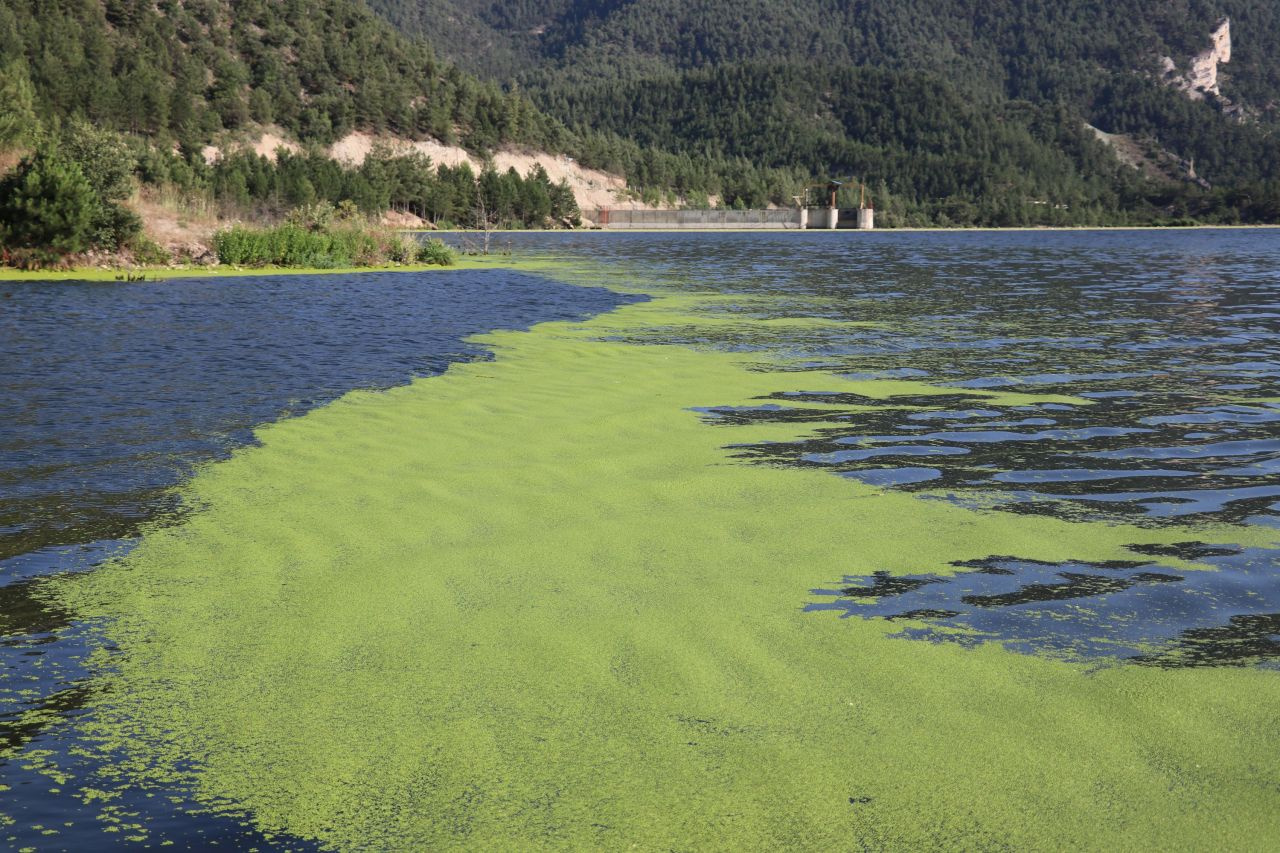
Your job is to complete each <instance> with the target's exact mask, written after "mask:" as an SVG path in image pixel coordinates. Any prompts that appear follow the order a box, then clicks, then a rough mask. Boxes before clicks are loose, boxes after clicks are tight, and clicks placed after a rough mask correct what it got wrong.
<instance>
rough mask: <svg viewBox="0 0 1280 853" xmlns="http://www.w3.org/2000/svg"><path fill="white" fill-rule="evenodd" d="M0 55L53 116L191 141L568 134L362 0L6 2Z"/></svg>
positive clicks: (542, 140)
mask: <svg viewBox="0 0 1280 853" xmlns="http://www.w3.org/2000/svg"><path fill="white" fill-rule="evenodd" d="M0 58H3V61H0V68H3V69H5V73H6V74H8V75H11V76H12V75H25V76H26V77H27V78H29V79H30V81H31V83H32V84H33V85H34V89H35V94H36V98H35V104H36V107H37V112H38V114H39V116H40V118H41V119H42V120H44V121H45V122H46V123H50V124H54V123H58V122H61V121H63V120H65V119H67V118H69V117H71V116H77V115H79V116H83V117H85V118H87V119H89V120H90V121H92V122H94V123H95V124H98V125H99V126H103V127H107V128H110V129H115V130H121V131H126V132H133V133H142V134H146V135H151V136H161V137H168V138H173V139H176V140H178V141H180V142H182V143H184V144H187V145H195V144H197V143H201V142H204V141H207V140H208V139H210V138H211V137H213V136H215V135H216V134H218V133H220V132H223V131H236V130H239V129H241V128H244V127H246V126H249V125H252V124H258V125H265V124H278V125H280V126H282V127H283V128H285V129H286V130H287V131H289V132H290V133H291V134H293V135H295V136H296V137H298V138H299V139H302V140H304V141H313V140H314V141H320V142H329V141H332V140H333V139H335V138H337V137H339V136H341V135H343V134H344V133H345V132H347V131H349V130H351V129H354V128H361V129H367V130H373V131H389V132H394V133H398V134H401V135H405V136H421V135H428V134H429V135H432V136H435V137H438V138H440V139H444V140H449V141H452V140H453V138H454V137H455V133H457V134H459V135H460V136H461V140H462V141H463V142H465V143H467V144H469V145H471V146H473V147H485V146H491V145H495V144H497V143H499V142H503V141H520V142H528V143H532V144H542V145H554V144H556V143H558V142H560V141H561V136H562V130H561V129H560V128H559V127H558V125H557V124H556V123H555V122H553V121H549V120H547V119H546V118H545V116H542V115H541V114H540V113H538V111H537V110H535V109H533V108H532V107H531V106H530V105H529V104H528V103H527V102H526V101H524V100H523V99H521V98H519V97H517V96H510V95H504V94H503V93H502V92H501V91H500V90H499V89H498V88H497V87H496V86H494V85H492V84H482V83H480V82H479V81H477V80H475V79H474V78H472V77H469V76H468V75H465V74H463V73H460V72H459V71H457V70H456V69H454V68H452V67H450V66H448V65H446V64H445V63H443V62H440V61H438V60H437V59H436V58H435V57H434V55H433V53H432V52H431V50H430V49H429V48H427V47H426V46H425V45H424V44H423V43H421V42H417V41H412V40H410V39H406V38H405V37H403V36H401V35H399V34H397V33H396V32H395V31H394V30H393V29H392V28H391V27H390V26H388V25H387V24H386V23H385V22H383V21H381V20H380V19H378V18H377V17H375V16H374V15H373V14H371V13H370V11H369V10H368V8H367V7H366V6H365V5H364V4H363V3H362V2H359V0H306V2H304V0H280V1H279V2H268V0H236V2H229V0H159V2H156V0H66V2H59V3H46V2H43V0H6V2H5V3H4V4H2V5H0Z"/></svg>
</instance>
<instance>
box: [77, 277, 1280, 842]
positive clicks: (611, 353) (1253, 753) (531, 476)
mask: <svg viewBox="0 0 1280 853" xmlns="http://www.w3.org/2000/svg"><path fill="white" fill-rule="evenodd" d="M700 304H701V300H700V298H699V297H691V296H667V297H665V298H661V299H659V300H657V301H655V302H653V303H647V304H643V305H633V306H629V307H626V308H624V309H621V310H619V311H616V312H614V313H612V314H609V315H606V316H604V317H601V318H597V319H595V320H593V321H589V322H587V323H582V324H566V323H560V324H547V325H542V326H538V327H536V328H535V329H533V330H532V331H530V332H525V333H500V334H492V335H487V336H485V337H484V338H483V339H482V340H483V341H484V342H485V343H487V344H489V345H491V346H493V347H494V348H495V349H496V351H497V358H496V359H495V360H494V361H493V362H484V363H472V364H464V365H457V366H455V367H453V368H451V369H450V370H449V371H448V373H446V374H445V375H443V376H439V377H434V378H430V379H426V380H419V381H416V382H414V383H413V384H412V385H410V386H407V387H402V388H397V389H394V390H391V391H387V392H381V393H354V394H350V395H347V396H346V397H344V398H342V399H341V400H339V401H337V402H335V403H333V404H331V405H329V406H327V407H325V408H323V409H319V410H316V411H313V412H311V413H309V414H307V415H306V416H304V417H300V418H296V419H292V420H288V421H284V422H281V423H278V424H275V425H272V426H270V427H267V428H265V429H263V430H261V431H260V432H259V437H260V439H261V442H262V444H261V446H258V447H251V448H245V449H243V450H240V451H238V452H237V453H236V454H235V455H234V456H233V458H231V459H230V460H228V461H225V462H221V463H218V464H214V465H210V466H208V467H207V468H205V469H203V470H202V471H201V472H200V473H199V474H198V476H196V477H195V478H194V480H193V481H191V483H190V484H189V485H188V486H187V487H186V497H187V498H188V500H189V501H190V502H191V503H192V504H193V505H196V506H199V507H202V508H203V509H202V511H201V512H198V513H196V514H194V515H192V517H191V518H190V519H189V520H187V521H186V522H185V523H183V524H182V525H181V526H179V527H176V528H170V529H157V530H155V531H153V532H152V533H151V534H150V535H148V536H147V537H146V538H145V539H144V541H143V542H142V544H141V545H140V546H139V547H138V548H137V549H136V550H135V551H134V552H133V553H132V554H131V555H129V557H128V558H126V559H124V560H121V561H119V562H116V563H114V564H110V565H108V566H106V567H104V568H102V569H100V570H98V571H96V572H94V573H91V574H89V575H87V576H85V577H83V578H80V579H77V580H74V581H69V582H68V583H67V584H66V585H65V586H64V587H63V588H62V590H61V592H60V595H61V598H62V599H63V604H64V606H68V607H70V608H71V609H72V611H74V612H75V613H76V614H77V615H78V617H79V618H81V619H92V620H100V624H101V626H102V627H101V631H102V634H103V639H104V641H105V642H106V643H109V644H112V645H114V646H115V647H117V648H118V651H117V652H114V653H111V654H106V653H104V654H103V660H102V666H103V675H102V678H103V681H104V684H105V685H106V689H104V690H102V691H100V692H98V693H97V694H96V695H95V698H94V699H93V700H92V702H93V703H94V705H93V708H92V713H91V714H89V715H88V716H87V717H85V718H83V719H82V721H80V722H79V723H78V725H79V726H80V728H81V730H82V734H83V737H84V739H85V745H86V747H87V748H90V749H92V750H93V751H95V752H103V753H111V754H114V755H116V756H117V758H115V759H113V760H114V762H115V763H114V770H115V771H117V772H119V774H120V775H119V776H118V777H117V778H116V779H114V780H112V781H111V782H110V784H115V785H119V786H128V785H136V784H138V783H139V782H145V781H146V780H147V779H148V778H165V779H168V778H173V777H175V776H177V777H179V778H182V777H185V778H188V779H189V781H190V784H193V785H194V786H195V787H196V789H197V791H198V792H199V795H200V797H201V798H202V799H204V800H205V801H206V802H208V803H212V804H224V805H226V806H228V807H230V808H234V809H237V810H244V811H245V812H247V813H248V814H249V815H250V817H251V818H252V819H253V820H254V821H255V822H256V823H257V824H258V825H259V826H260V827H261V828H263V829H265V830H267V831H275V832H287V833H290V834H292V835H295V836H301V837H308V838H317V839H319V840H320V841H321V842H322V843H323V844H325V845H331V846H334V847H343V848H350V847H372V848H399V849H406V848H426V847H440V846H449V845H466V846H469V847H472V848H476V849H488V848H511V847H520V848H528V847H618V846H623V845H636V846H638V847H640V848H643V849H659V848H661V849H666V848H672V847H679V848H702V849H706V848H715V849H724V848H728V849H736V848H754V849H764V848H772V847H812V848H817V847H838V848H847V847H856V846H859V845H867V846H872V847H876V846H882V845H893V846H897V847H903V848H907V847H910V848H920V847H959V848H972V847H1001V846H1006V845H1007V846H1014V847H1023V848H1047V847H1053V848H1061V847H1079V846H1092V847H1103V846H1106V847H1112V846H1121V845H1126V844H1128V845H1140V846H1142V847H1144V848H1173V847H1208V846H1215V847H1223V846H1230V847H1236V848H1245V847H1249V846H1253V845H1256V844H1258V843H1259V842H1260V840H1262V839H1267V838H1271V839H1274V838H1275V837H1276V834H1277V831H1278V827H1277V819H1276V815H1277V814H1280V792H1278V791H1277V789H1276V787H1275V784H1274V780H1275V778H1276V773H1277V769H1278V768H1277V766H1276V765H1277V762H1276V759H1275V756H1276V755H1277V754H1278V753H1277V748H1278V747H1280V727H1277V726H1276V719H1275V712H1274V710H1273V709H1274V708H1275V707H1276V706H1277V700H1280V681H1278V680H1277V679H1276V677H1275V673H1273V672H1266V671H1260V670H1257V669H1248V668H1235V669H1213V668H1202V669H1185V670H1160V669H1153V668H1144V667H1137V666H1130V665H1118V666H1109V667H1103V668H1096V667H1086V666H1085V665H1082V664H1073V663H1067V662H1061V661H1057V660H1050V659H1046V658H1043V657H1036V656H1029V655H1020V654H1014V653H1011V652H1009V651H1006V650H1004V649H1003V648H1001V647H1000V646H999V645H997V644H990V645H984V646H980V647H977V648H973V649H969V648H964V647H962V646H960V645H955V644H930V643H913V642H903V641H901V640H894V639H889V638H887V637H886V634H889V633H892V632H894V631H896V630H898V628H899V627H900V626H893V625H889V624H887V623H884V622H880V621H873V620H868V621H864V620H858V619H849V620H839V619H837V618H834V617H833V616H832V615H831V614H824V613H805V612H804V611H803V609H802V606H801V605H802V604H803V603H804V601H805V599H806V596H807V590H809V589H810V588H811V587H813V586H814V585H815V584H817V583H821V582H824V581H829V580H830V579H832V578H838V577H840V576H842V575H869V574H871V573H873V572H876V571H884V572H889V573H891V574H913V575H920V574H925V573H942V574H945V573H952V572H955V571H956V570H957V569H956V567H955V565H954V564H955V563H956V562H957V561H966V560H969V561H981V560H984V559H989V558H991V557H992V556H993V555H1017V556H1018V557H1019V558H1022V559H1028V560H1043V561H1048V562H1064V561H1070V560H1077V561H1089V562H1104V561H1109V560H1118V559H1126V558H1127V559H1132V557H1133V552H1132V551H1130V550H1128V549H1126V548H1125V547H1124V546H1126V545H1131V544H1136V543H1169V542H1174V541H1179V540H1185V539H1186V538H1188V537H1187V531H1186V530H1181V531H1177V532H1170V531H1164V530H1160V529H1153V528H1140V527H1132V526H1126V525H1120V524H1103V523H1077V524H1072V523H1068V522H1065V521H1062V520H1059V519H1055V518H1052V517H1039V516H1030V515H1012V514H1008V513H996V512H984V511H979V510H975V509H972V508H966V507H963V506H959V505H956V504H953V503H949V502H946V501H939V500H932V501H929V500H922V499H920V498H919V497H916V496H913V495H911V494H906V493H900V492H884V491H880V490H877V489H875V488H872V487H870V486H866V485H862V484H858V483H854V482H851V481H849V480H844V479H840V478H837V477H834V476H830V475H829V474H826V473H823V472H821V471H816V470H804V469H794V468H771V467H764V466H757V465H750V464H745V463H741V462H737V461H734V460H733V459H732V458H731V453H730V452H729V451H726V450H725V449H724V447H723V445H724V444H725V435H724V433H723V431H720V430H717V429H716V428H715V427H713V426H710V425H708V424H707V423H705V422H704V421H703V419H702V418H701V417H700V416H699V414H698V412H697V411H696V410H697V409H699V408H700V407H707V406H728V405H731V404H733V403H734V401H738V402H739V403H741V404H743V405H745V404H748V403H751V402H752V401H754V400H757V398H760V397H763V396H766V395H771V394H777V393H779V392H786V391H796V390H802V389H805V388H812V387H815V386H818V385H820V386H821V387H822V388H824V389H832V390H848V391H850V392H856V393H859V394H862V395H865V396H872V397H884V396H888V395H890V394H895V393H924V392H927V391H928V390H929V389H928V388H927V386H923V385H921V384H920V383H906V382H894V381H875V382H869V381H868V382H850V381H847V380H842V379H840V378H838V377H835V376H832V375H830V374H808V373H804V372H800V371H795V370H791V371H789V372H785V373H777V372H768V371H761V370H758V369H751V368H753V367H756V366H758V362H759V361H760V358H759V356H758V354H757V355H755V356H750V357H748V356H744V355H735V354H731V353H725V352H717V351H710V350H706V349H695V348H690V347H682V346H673V345H663V344H660V343H655V342H654V341H655V340H659V339H661V337H662V336H661V334H655V331H654V330H655V329H660V328H661V327H665V326H679V327H680V328H681V329H683V330H686V331H687V330H689V329H696V328H697V327H698V326H699V325H700V324H707V323H709V322H711V320H709V319H708V318H707V317H705V316H703V315H700V314H699V313H698V311H697V309H698V307H699V305H700ZM715 322H718V323H726V322H736V321H733V320H728V319H725V318H723V317H722V318H719V319H718V320H716V321H715ZM741 322H744V323H751V322H754V321H750V320H743V321H741ZM785 322H787V321H782V323H783V324H785ZM793 322H795V323H797V324H799V325H801V326H803V325H804V324H805V323H806V322H808V321H806V320H803V319H799V320H795V321H793ZM775 325H777V323H775ZM1002 398H1007V399H1002ZM1031 399H1033V398H1031V397H1030V396H1028V395H1016V394H1005V395H993V396H992V398H991V402H992V404H993V405H1001V404H1002V402H1003V403H1013V402H1027V401H1028V400H1031ZM809 428H811V425H806V424H803V423H796V424H778V423H772V424H761V425H756V426H752V425H744V426H742V427H738V428H736V430H735V432H734V434H733V440H735V441H737V442H742V443H750V442H753V441H766V440H783V439H794V438H796V437H799V436H802V435H804V434H805V432H806V430H807V429H809ZM1265 535H1270V534H1264V533H1261V532H1258V531H1255V530H1252V529H1249V528H1241V527H1225V526H1224V527H1222V528H1219V529H1201V530H1199V531H1197V536H1198V537H1199V538H1200V539H1203V540H1204V541H1206V542H1231V543H1237V544H1261V543H1259V542H1253V543H1242V542H1241V541H1240V540H1241V538H1242V537H1254V538H1257V537H1262V536H1265ZM1187 568H1188V570H1194V567H1192V566H1187ZM119 756H123V758H120V757H119Z"/></svg>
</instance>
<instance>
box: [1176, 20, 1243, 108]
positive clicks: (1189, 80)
mask: <svg viewBox="0 0 1280 853" xmlns="http://www.w3.org/2000/svg"><path fill="white" fill-rule="evenodd" d="M1230 61H1231V19H1230V18H1223V19H1222V20H1221V21H1219V22H1218V26H1217V27H1215V28H1214V30H1213V32H1211V33H1210V34H1209V47H1208V48H1207V49H1206V50H1203V51H1201V52H1200V53H1197V54H1196V55H1195V56H1193V57H1191V61H1190V64H1189V67H1188V69H1187V72H1186V73H1185V74H1180V73H1179V72H1178V64H1177V63H1176V62H1174V61H1173V57H1170V56H1164V57H1161V58H1160V70H1161V71H1162V72H1163V74H1164V79H1165V81H1166V82H1168V83H1169V84H1170V85H1172V86H1177V87H1178V88H1179V89H1181V90H1182V91H1184V92H1186V93H1187V97H1189V98H1191V99H1192V100H1197V101H1198V100H1202V99H1203V98H1204V97H1205V95H1213V96H1215V97H1219V98H1220V97H1222V89H1221V88H1220V86H1219V81H1218V66H1219V65H1225V64H1227V63H1229V62H1230Z"/></svg>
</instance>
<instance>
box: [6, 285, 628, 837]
mask: <svg viewBox="0 0 1280 853" xmlns="http://www.w3.org/2000/svg"><path fill="white" fill-rule="evenodd" d="M0 290H3V291H4V292H5V293H6V294H7V298H5V299H3V300H0V364H3V365H4V370H3V371H2V372H0V784H3V785H6V786H8V789H7V790H4V789H0V839H2V840H3V841H4V843H5V845H6V846H10V847H13V848H21V847H24V846H30V847H33V848H35V849H55V848H56V849H63V848H68V849H82V850H96V849H104V848H110V847H116V846H125V847H137V846H141V845H144V844H149V845H160V844H163V843H166V842H171V843H172V844H173V845H174V846H176V847H177V848H178V849H190V850H202V849H207V848H210V847H219V848H223V849H249V848H255V847H256V848H260V849H261V848H272V849H309V848H310V847H311V845H309V844H308V843H306V842H303V841H299V840H298V839H289V838H280V837H273V838H268V837H266V836H263V835H262V834H261V833H258V832H257V831H256V830H254V829H253V828H252V827H251V826H250V825H249V823H248V821H247V820H246V819H245V817H244V816H243V815H237V814H235V813H234V812H229V813H227V814H214V813H212V812H210V811H208V810H207V809H206V808H203V807H199V806H197V805H196V804H195V802H194V797H192V796H191V795H190V792H188V791H184V790H180V789H178V788H156V789H151V790H142V789H130V790H127V791H124V792H118V791H115V790H114V789H113V796H115V795H116V794H119V796H120V798H118V799H111V800H110V801H109V802H104V801H102V800H99V799H95V794H94V789H93V783H94V779H95V769H96V768H95V767H94V766H91V765H86V759H85V758H83V757H82V756H81V755H80V754H78V752H77V751H76V750H74V749H72V746H73V743H74V742H73V741H71V740H68V739H65V738H63V737H62V732H63V731H64V730H66V729H67V728H68V727H69V726H70V725H71V724H72V721H74V720H77V719H79V718H81V717H82V716H83V715H84V714H86V713H91V711H90V710H88V708H91V707H92V701H91V699H92V697H93V691H94V690H97V689H101V688H102V686H101V685H96V684H93V683H91V682H89V681H87V680H86V679H85V672H86V667H85V666H84V659H85V658H86V657H87V656H88V655H89V654H91V653H93V652H94V651H95V646H94V644H93V642H92V641H91V640H90V638H89V632H88V630H87V626H84V625H81V624H79V623H77V621H76V618H75V616H74V614H71V613H68V612H66V611H65V610H64V609H62V608H60V607H58V606H57V605H56V604H54V603H52V601H51V600H50V598H49V597H47V596H45V595H43V593H42V590H43V588H44V586H45V585H46V584H47V583H49V582H50V580H51V579H56V578H61V577H65V576H67V575H74V574H75V573H77V572H84V571H87V570H91V569H92V568H93V567H94V566H96V565H99V564H100V563H101V562H103V561H104V560H106V559H110V558H112V557H115V556H119V555H121V554H123V553H125V552H127V550H128V549H129V547H130V545H131V543H132V539H133V538H134V537H136V536H137V535H138V532H139V530H140V527H141V525H143V524H145V523H154V522H157V521H171V520H175V519H177V518H180V517H181V513H182V510H183V508H182V506H181V504H180V503H179V501H178V499H177V498H176V497H175V494H174V489H173V487H174V486H175V485H176V484H178V483H179V482H180V481H181V480H182V479H183V478H184V477H185V476H187V475H188V474H189V473H190V472H191V470H192V469H193V467H194V466H196V465H198V464H200V463H203V462H206V461H209V460H214V459H219V458H223V457H225V456H226V455H227V454H229V453H230V452H231V451H232V450H233V449H234V448H235V447H237V446H242V445H244V444H247V443H250V442H252V441H253V429H254V428H255V427H256V426H258V425H260V424H263V423H268V422H271V421H275V420H278V419H280V418H283V417H289V416H293V415H298V414H302V413H304V412H306V411H308V410H310V409H312V408H315V407H316V406H320V405H323V404H324V403H326V402H329V401H331V400H334V399H336V398H337V397H339V396H341V395H343V394H345V393H347V392H349V391H351V390H354V389H379V388H388V387H391V386H394V385H399V384H403V383H405V382H407V381H409V380H411V379H412V378H414V377H416V376H428V375H432V374H437V373H440V372H442V371H444V370H445V369H446V368H447V367H448V366H449V365H450V364H453V363H455V362H460V361H469V360H475V359H483V358H488V357H489V352H488V351H487V350H485V349H484V347H483V346H480V345H477V344H474V343H470V342H468V341H467V340H466V339H467V338H468V337H469V336H472V335H475V334H478V333H483V332H488V331H491V330H495V329H521V328H527V327H528V326H530V325H533V324H535V323H540V322H544V321H549V320H578V319H584V318H586V317H588V316H591V315H593V314H597V313H601V312H603V311H607V310H610V309H612V308H614V307H617V306H618V305H620V304H624V303H626V302H631V301H636V299H638V298H639V297H629V296H621V295H619V294H616V293H612V292H609V291H606V290H602V289H597V288H589V287H575V286H571V285H567V284H563V283H559V282H554V281H550V280H547V279H544V278H541V277H536V276H531V275H524V274H520V273H515V272H506V271H485V272H466V271H459V272H430V273H423V274H408V273H388V274H362V275H326V276H277V277H246V278H229V279H206V280H190V281H172V282H163V283H128V284H122V283H104V284H97V283H76V282H69V283H62V282H59V283H3V284H0ZM103 787H104V788H109V787H112V786H109V785H103ZM6 819H7V820H11V821H13V822H12V824H10V825H5V823H6V822H7V820H6Z"/></svg>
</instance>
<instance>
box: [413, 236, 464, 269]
mask: <svg viewBox="0 0 1280 853" xmlns="http://www.w3.org/2000/svg"><path fill="white" fill-rule="evenodd" d="M457 262H458V255H457V253H456V252H455V251H454V250H453V249H451V248H449V247H448V246H446V245H445V243H444V241H443V240H438V239H436V238H434V237H432V238H431V239H430V240H424V241H423V242H422V245H421V246H419V247H418V263H420V264H436V265H438V266H442V267H451V266H453V265H454V264H456V263H457Z"/></svg>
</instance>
